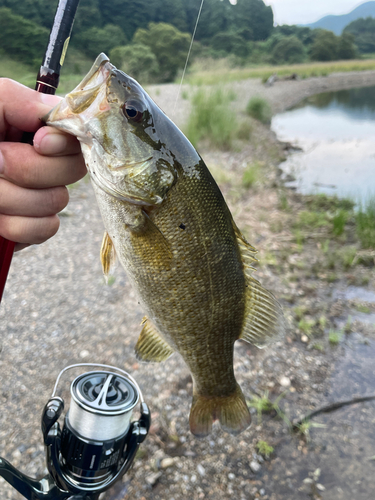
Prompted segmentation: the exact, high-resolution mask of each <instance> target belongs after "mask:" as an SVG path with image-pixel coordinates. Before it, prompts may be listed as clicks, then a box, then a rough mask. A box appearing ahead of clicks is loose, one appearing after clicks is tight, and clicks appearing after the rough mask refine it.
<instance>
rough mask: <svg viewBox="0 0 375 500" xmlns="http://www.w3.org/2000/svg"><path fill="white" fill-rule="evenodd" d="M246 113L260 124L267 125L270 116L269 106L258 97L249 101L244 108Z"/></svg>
mask: <svg viewBox="0 0 375 500" xmlns="http://www.w3.org/2000/svg"><path fill="white" fill-rule="evenodd" d="M246 112H247V114H248V115H250V116H252V117H253V118H255V119H256V120H259V121H260V122H262V123H268V122H269V121H270V120H271V116H272V111H271V106H270V105H269V103H268V102H267V101H266V100H265V99H263V98H262V97H259V96H255V97H252V98H251V99H250V101H249V102H248V103H247V106H246Z"/></svg>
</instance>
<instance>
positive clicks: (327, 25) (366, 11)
mask: <svg viewBox="0 0 375 500" xmlns="http://www.w3.org/2000/svg"><path fill="white" fill-rule="evenodd" d="M360 17H364V18H366V17H374V18H375V1H373V2H366V3H363V4H361V5H359V6H358V7H356V8H355V9H354V10H352V11H351V12H349V14H344V15H342V16H333V15H331V16H325V17H322V19H319V21H316V22H315V23H311V24H304V25H303V26H305V27H307V28H311V29H314V28H322V29H325V30H329V31H333V32H334V33H335V34H336V35H341V33H342V31H343V29H344V28H345V26H347V25H348V24H349V23H351V22H352V21H355V20H356V19H358V18H360Z"/></svg>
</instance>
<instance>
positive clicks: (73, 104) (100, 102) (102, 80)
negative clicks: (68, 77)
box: [42, 53, 114, 142]
mask: <svg viewBox="0 0 375 500" xmlns="http://www.w3.org/2000/svg"><path fill="white" fill-rule="evenodd" d="M113 69H114V66H113V65H112V64H111V63H110V62H109V59H108V57H107V56H106V55H105V54H103V53H101V54H100V55H99V56H98V57H97V58H96V60H95V62H94V64H93V65H92V67H91V69H90V71H89V72H88V73H87V75H86V76H85V77H84V78H83V80H82V81H81V82H80V83H79V84H78V85H77V87H75V89H73V90H72V91H71V92H69V94H67V95H66V96H65V99H63V100H62V101H61V102H60V103H59V104H58V105H57V106H55V107H54V108H53V109H52V110H51V111H50V112H49V113H48V114H47V115H45V116H44V117H43V118H42V121H43V122H44V123H46V124H47V125H53V126H54V127H56V128H59V129H60V130H63V131H64V132H67V133H70V134H73V135H75V136H77V138H78V139H80V140H81V141H82V142H87V140H85V136H86V134H85V126H84V123H85V121H87V120H89V119H90V118H91V117H92V116H93V115H94V114H95V109H93V110H91V109H90V113H88V110H89V108H91V106H92V105H93V104H94V103H95V107H99V109H100V111H104V110H105V109H106V108H107V107H108V109H109V106H108V103H106V99H105V97H106V87H107V82H108V80H109V78H110V76H111V74H112V71H113ZM101 94H102V95H101Z"/></svg>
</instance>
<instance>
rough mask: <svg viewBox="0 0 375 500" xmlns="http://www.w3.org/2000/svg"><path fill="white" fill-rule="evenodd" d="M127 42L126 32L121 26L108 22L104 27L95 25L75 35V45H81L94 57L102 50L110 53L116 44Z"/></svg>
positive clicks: (83, 50)
mask: <svg viewBox="0 0 375 500" xmlns="http://www.w3.org/2000/svg"><path fill="white" fill-rule="evenodd" d="M126 42H127V40H126V37H125V35H124V32H123V31H122V30H121V28H120V27H119V26H115V25H114V24H107V25H106V26H104V28H98V27H97V26H93V27H92V28H89V29H88V30H86V31H83V32H82V33H78V34H77V36H76V37H75V42H74V43H75V46H76V47H77V46H78V47H80V49H81V50H82V52H84V53H85V54H86V55H87V56H89V57H92V58H93V59H94V58H95V57H96V56H97V55H98V54H100V52H105V53H107V54H108V53H109V51H110V50H111V49H112V48H113V47H116V45H124V44H125V43H126Z"/></svg>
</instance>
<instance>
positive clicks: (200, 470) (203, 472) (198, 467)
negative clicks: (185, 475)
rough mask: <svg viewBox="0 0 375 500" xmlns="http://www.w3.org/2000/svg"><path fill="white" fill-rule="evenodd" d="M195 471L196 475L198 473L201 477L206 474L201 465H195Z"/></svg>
mask: <svg viewBox="0 0 375 500" xmlns="http://www.w3.org/2000/svg"><path fill="white" fill-rule="evenodd" d="M197 471H198V473H199V474H200V475H201V476H204V475H205V474H206V471H205V469H204V467H203V465H201V464H198V465H197Z"/></svg>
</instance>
